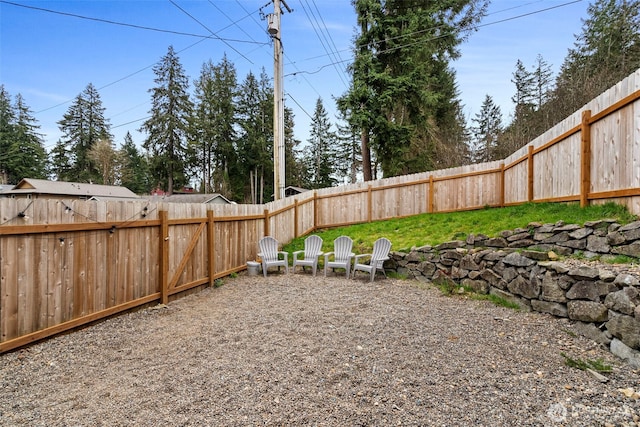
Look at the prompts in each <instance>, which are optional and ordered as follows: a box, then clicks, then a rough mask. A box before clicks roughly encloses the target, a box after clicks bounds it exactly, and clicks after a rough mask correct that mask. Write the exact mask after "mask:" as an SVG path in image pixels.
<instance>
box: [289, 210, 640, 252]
mask: <svg viewBox="0 0 640 427" xmlns="http://www.w3.org/2000/svg"><path fill="white" fill-rule="evenodd" d="M604 218H615V219H616V220H618V222H620V223H621V224H625V223H628V222H631V221H634V220H636V219H637V218H636V217H635V216H633V215H631V214H630V213H629V212H628V211H627V210H626V208H625V207H623V206H620V205H615V204H613V203H607V204H604V205H594V206H589V207H587V208H584V209H583V208H580V206H579V205H578V204H575V203H570V204H565V203H537V204H534V203H527V204H523V205H520V206H513V207H507V208H487V209H482V210H476V211H466V212H455V213H436V214H422V215H416V216H412V217H408V218H402V219H390V220H384V221H375V222H371V223H365V224H358V225H353V226H350V227H341V228H333V229H327V230H320V231H318V232H317V233H315V234H317V235H319V236H320V237H322V239H323V240H324V245H323V251H325V252H327V251H331V250H333V240H334V239H335V238H337V237H338V236H341V235H347V236H350V237H351V238H352V239H353V241H354V252H355V253H369V252H370V251H371V248H372V246H373V242H374V241H375V240H376V239H377V238H379V237H386V238H388V239H389V240H391V243H392V244H393V246H392V250H395V251H407V250H409V249H410V248H411V247H413V246H415V247H419V246H424V245H436V244H438V243H442V242H446V241H450V240H456V239H465V238H466V237H467V235H468V234H485V235H487V236H490V237H493V236H496V235H497V234H498V233H500V232H501V231H503V230H512V229H514V228H518V227H526V226H527V224H529V223H530V222H541V223H545V224H546V223H556V222H557V221H564V222H565V223H567V224H581V225H582V224H584V223H585V222H586V221H594V220H598V219H604ZM304 237H306V236H303V237H299V238H297V239H295V240H293V241H292V242H291V243H289V244H288V245H285V246H284V248H283V250H285V251H288V252H292V251H296V250H301V249H303V248H304Z"/></svg>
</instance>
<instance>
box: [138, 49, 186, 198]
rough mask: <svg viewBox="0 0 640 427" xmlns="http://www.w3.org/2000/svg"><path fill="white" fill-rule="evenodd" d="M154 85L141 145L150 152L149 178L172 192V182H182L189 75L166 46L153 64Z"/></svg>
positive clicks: (181, 183)
mask: <svg viewBox="0 0 640 427" xmlns="http://www.w3.org/2000/svg"><path fill="white" fill-rule="evenodd" d="M153 72H154V73H155V74H156V78H155V79H154V82H155V84H156V87H154V88H152V89H150V90H149V92H150V93H151V110H150V111H149V113H150V114H151V117H149V118H148V119H147V120H146V121H145V122H144V123H143V124H142V127H141V129H140V130H141V131H144V132H146V133H147V138H146V140H145V141H144V144H143V147H144V148H145V149H146V150H148V151H149V152H150V154H151V158H150V161H151V165H150V167H151V174H152V177H153V179H154V180H155V181H156V182H157V183H159V184H160V185H161V186H163V187H164V188H165V189H166V191H167V193H169V194H172V193H173V191H174V187H175V186H181V185H184V184H186V182H187V179H186V176H185V157H186V140H187V136H188V134H189V130H190V123H189V121H190V117H191V114H192V111H193V104H192V102H191V100H190V99H189V92H188V90H189V79H188V77H187V76H186V75H185V73H184V69H183V68H182V64H180V59H179V58H178V55H177V54H176V52H175V51H174V49H173V46H169V50H168V52H167V54H166V55H165V56H164V57H163V58H162V59H161V60H160V62H159V63H158V64H156V65H155V66H154V67H153Z"/></svg>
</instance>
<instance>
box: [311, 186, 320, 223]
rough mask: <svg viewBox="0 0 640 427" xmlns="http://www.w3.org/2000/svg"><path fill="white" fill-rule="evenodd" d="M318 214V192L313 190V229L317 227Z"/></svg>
mask: <svg viewBox="0 0 640 427" xmlns="http://www.w3.org/2000/svg"><path fill="white" fill-rule="evenodd" d="M319 214H320V205H318V192H317V191H314V192H313V231H316V230H317V229H318V215H319Z"/></svg>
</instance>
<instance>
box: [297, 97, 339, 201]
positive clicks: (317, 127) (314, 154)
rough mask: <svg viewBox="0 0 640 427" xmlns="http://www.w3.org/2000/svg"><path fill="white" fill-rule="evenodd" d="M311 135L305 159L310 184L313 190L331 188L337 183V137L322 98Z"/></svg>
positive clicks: (317, 104) (316, 109)
mask: <svg viewBox="0 0 640 427" xmlns="http://www.w3.org/2000/svg"><path fill="white" fill-rule="evenodd" d="M309 134H310V135H309V139H308V141H307V142H308V149H307V150H306V152H307V156H306V159H305V160H306V161H305V163H306V165H307V173H308V174H309V183H310V184H311V187H312V188H324V187H331V186H333V185H334V184H335V183H336V178H335V170H336V165H335V163H334V161H335V160H334V159H335V145H336V135H335V133H334V132H333V131H332V130H331V123H330V122H329V116H328V114H327V110H325V108H324V105H323V103H322V99H321V98H318V100H317V101H316V107H315V109H314V112H313V117H312V119H311V131H310V132H309Z"/></svg>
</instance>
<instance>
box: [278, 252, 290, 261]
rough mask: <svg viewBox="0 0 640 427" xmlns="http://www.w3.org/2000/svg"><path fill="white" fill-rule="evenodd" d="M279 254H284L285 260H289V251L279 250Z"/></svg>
mask: <svg viewBox="0 0 640 427" xmlns="http://www.w3.org/2000/svg"><path fill="white" fill-rule="evenodd" d="M278 254H279V255H282V256H283V257H284V260H285V261H287V262H289V252H284V251H279V252H278Z"/></svg>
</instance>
